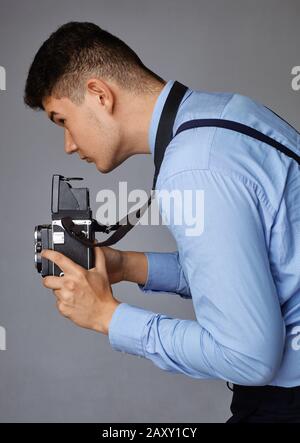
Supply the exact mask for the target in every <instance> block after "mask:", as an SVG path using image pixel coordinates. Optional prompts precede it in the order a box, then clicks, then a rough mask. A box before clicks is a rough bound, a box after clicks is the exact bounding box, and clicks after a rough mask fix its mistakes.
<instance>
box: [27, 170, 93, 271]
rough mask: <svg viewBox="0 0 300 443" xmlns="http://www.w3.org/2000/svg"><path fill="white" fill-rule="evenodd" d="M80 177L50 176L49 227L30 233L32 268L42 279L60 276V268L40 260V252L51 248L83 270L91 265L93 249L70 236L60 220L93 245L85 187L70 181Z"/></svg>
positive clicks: (91, 224)
mask: <svg viewBox="0 0 300 443" xmlns="http://www.w3.org/2000/svg"><path fill="white" fill-rule="evenodd" d="M72 180H82V178H66V177H64V176H62V175H58V174H55V175H53V177H52V193H51V213H52V222H51V224H45V225H37V226H36V227H35V231H34V248H35V256H34V261H35V267H36V269H37V271H38V272H39V273H40V274H41V275H42V277H46V276H47V275H55V276H61V275H63V273H62V271H61V269H60V268H59V267H58V266H57V265H56V264H54V263H53V262H51V261H49V260H47V259H45V258H43V257H41V254H40V253H41V251H42V249H53V250H55V251H58V252H61V253H62V254H64V255H65V256H67V257H69V258H70V259H71V260H72V261H74V262H75V263H78V264H79V265H80V266H83V267H84V268H86V269H90V268H93V267H94V266H95V263H94V262H95V258H94V250H93V248H92V247H88V246H86V245H84V243H83V242H80V241H78V239H77V238H76V237H75V236H73V235H70V232H68V231H67V230H66V229H65V226H64V219H69V220H70V221H71V222H72V224H73V225H74V226H75V227H76V233H77V236H79V237H81V238H82V239H86V240H88V241H91V242H94V240H95V231H94V229H93V219H92V211H91V209H90V201H89V200H90V199H89V190H88V188H74V187H72V186H71V184H70V181H72Z"/></svg>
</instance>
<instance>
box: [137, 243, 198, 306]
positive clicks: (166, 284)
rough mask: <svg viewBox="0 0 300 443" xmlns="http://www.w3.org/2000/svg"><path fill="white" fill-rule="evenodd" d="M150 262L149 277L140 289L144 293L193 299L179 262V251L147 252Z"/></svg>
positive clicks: (139, 285)
mask: <svg viewBox="0 0 300 443" xmlns="http://www.w3.org/2000/svg"><path fill="white" fill-rule="evenodd" d="M144 254H145V255H146V257H147V261H148V275H147V280H146V282H145V284H144V285H141V284H138V287H139V289H140V290H141V291H143V292H144V293H146V294H148V293H152V292H154V293H157V292H168V293H170V294H176V295H179V296H180V297H182V298H192V296H191V292H190V288H189V285H188V283H187V281H186V278H185V275H184V272H183V269H182V266H181V264H180V261H179V253H178V251H174V252H145V253H144Z"/></svg>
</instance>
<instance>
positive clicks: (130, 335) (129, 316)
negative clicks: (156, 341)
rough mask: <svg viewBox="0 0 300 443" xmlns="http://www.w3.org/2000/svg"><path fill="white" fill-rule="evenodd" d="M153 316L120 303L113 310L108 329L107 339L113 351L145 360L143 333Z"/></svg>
mask: <svg viewBox="0 0 300 443" xmlns="http://www.w3.org/2000/svg"><path fill="white" fill-rule="evenodd" d="M153 315H155V313H154V312H152V311H147V310H146V309H142V308H139V307H138V306H133V305H130V304H128V303H120V304H119V305H118V306H117V308H116V309H115V311H114V313H113V316H112V318H111V321H110V324H109V327H108V338H109V342H110V345H111V347H112V348H113V349H114V350H115V351H122V352H127V353H128V354H134V355H139V356H141V357H144V358H145V353H144V349H143V343H142V341H143V331H144V328H145V326H146V325H147V324H148V322H149V321H150V319H151V318H152V317H153Z"/></svg>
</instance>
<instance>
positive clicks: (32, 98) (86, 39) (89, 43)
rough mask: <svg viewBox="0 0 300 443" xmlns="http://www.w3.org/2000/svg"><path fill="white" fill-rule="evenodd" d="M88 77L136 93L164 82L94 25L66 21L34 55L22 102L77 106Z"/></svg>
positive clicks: (81, 99)
mask: <svg viewBox="0 0 300 443" xmlns="http://www.w3.org/2000/svg"><path fill="white" fill-rule="evenodd" d="M91 76H96V77H101V78H103V79H106V80H111V81H115V82H116V83H117V84H118V85H119V86H121V87H123V88H125V89H127V90H129V91H132V92H133V93H136V94H139V93H147V92H149V93H151V92H153V91H155V90H156V89H157V88H158V86H160V85H161V84H164V83H165V81H164V80H163V79H162V78H161V77H159V76H158V75H157V74H155V73H154V72H152V71H151V70H150V69H148V68H147V67H146V66H145V65H144V64H143V63H142V61H141V60H140V58H139V57H138V56H137V54H136V53H135V52H134V51H133V50H132V49H131V48H130V47H129V46H128V45H127V44H126V43H124V42H123V41H122V40H120V39H119V38H118V37H116V36H114V35H112V34H111V33H109V32H108V31H105V30H103V29H101V28H100V27H99V26H97V25H95V24H94V23H89V22H69V23H66V24H64V25H62V26H61V27H59V28H58V29H57V30H56V31H55V32H53V33H52V34H51V35H50V37H49V38H48V39H47V40H46V41H45V42H44V43H43V44H42V46H41V47H40V49H39V50H38V52H37V54H36V55H35V57H34V60H33V62H32V64H31V66H30V69H29V73H28V77H27V81H26V86H25V93H24V102H25V104H26V105H28V106H30V107H31V108H33V109H42V110H44V107H43V100H44V99H45V98H47V97H50V96H53V97H55V98H62V97H68V98H69V99H70V100H72V101H73V102H74V103H76V104H80V103H82V101H83V98H84V93H85V88H84V85H85V81H86V80H87V79H88V78H89V77H91Z"/></svg>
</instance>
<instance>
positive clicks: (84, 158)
mask: <svg viewBox="0 0 300 443" xmlns="http://www.w3.org/2000/svg"><path fill="white" fill-rule="evenodd" d="M80 158H81V160H85V161H87V162H88V163H91V162H92V160H91V159H89V158H88V157H80Z"/></svg>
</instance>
